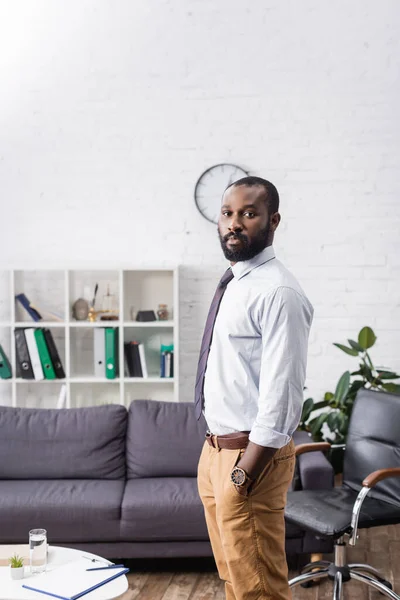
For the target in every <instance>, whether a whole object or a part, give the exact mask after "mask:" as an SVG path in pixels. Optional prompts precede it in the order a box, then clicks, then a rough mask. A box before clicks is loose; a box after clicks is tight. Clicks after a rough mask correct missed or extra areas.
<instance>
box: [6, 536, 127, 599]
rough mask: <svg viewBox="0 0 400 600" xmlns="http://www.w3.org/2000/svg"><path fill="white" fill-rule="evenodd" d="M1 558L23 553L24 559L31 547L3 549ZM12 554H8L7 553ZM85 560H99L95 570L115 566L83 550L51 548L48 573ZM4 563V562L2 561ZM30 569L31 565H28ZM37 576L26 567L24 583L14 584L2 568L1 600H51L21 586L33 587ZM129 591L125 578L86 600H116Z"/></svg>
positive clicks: (95, 592) (94, 591)
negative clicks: (79, 560) (104, 566)
mask: <svg viewBox="0 0 400 600" xmlns="http://www.w3.org/2000/svg"><path fill="white" fill-rule="evenodd" d="M0 549H1V556H3V555H7V556H10V555H12V554H13V553H14V552H17V553H19V554H20V555H22V556H27V555H29V550H27V546H0ZM8 549H9V551H10V553H9V554H7V551H8ZM81 556H87V557H88V558H90V559H92V558H95V559H97V560H99V561H103V562H102V563H100V562H93V563H92V566H102V564H104V563H107V564H111V563H110V561H108V560H107V559H105V558H102V557H101V556H97V555H96V554H90V553H89V552H83V551H82V550H74V549H72V548H60V547H58V546H49V548H48V558H47V570H48V571H54V570H56V569H57V567H60V566H62V565H65V564H67V563H69V562H73V561H75V560H77V559H79V558H80V557H81ZM2 562H3V563H4V560H3V561H2ZM26 564H28V565H29V561H27V562H26ZM88 568H90V562H89V560H88ZM34 580H35V575H31V573H30V569H29V566H27V567H25V575H24V579H22V580H20V581H13V580H12V579H11V578H10V573H9V567H8V566H0V600H46V598H48V599H49V600H51V596H46V595H45V594H39V593H38V592H32V591H30V590H26V589H25V588H23V587H22V586H21V584H22V583H25V584H26V585H33V582H34ZM127 589H128V580H127V578H126V576H125V575H121V576H120V577H118V578H117V579H114V580H113V581H110V582H109V583H107V584H106V585H104V586H102V587H99V588H97V589H96V590H93V592H89V594H86V595H85V596H82V600H114V598H118V596H121V595H122V594H124V593H125V592H126V591H127Z"/></svg>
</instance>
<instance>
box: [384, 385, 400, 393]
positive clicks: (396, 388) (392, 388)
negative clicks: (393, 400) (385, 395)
mask: <svg viewBox="0 0 400 600" xmlns="http://www.w3.org/2000/svg"><path fill="white" fill-rule="evenodd" d="M382 387H383V388H384V389H385V390H386V391H387V392H390V393H392V394H400V385H397V383H383V384H382Z"/></svg>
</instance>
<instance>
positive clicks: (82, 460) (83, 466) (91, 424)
mask: <svg viewBox="0 0 400 600" xmlns="http://www.w3.org/2000/svg"><path fill="white" fill-rule="evenodd" d="M126 427H127V410H126V408H125V407H124V406H119V405H106V406H91V407H87V408H69V409H61V410H60V409H43V408H37V409H35V408H33V409H32V408H12V407H5V406H2V407H0V456H1V460H0V479H121V478H124V477H125V438H126Z"/></svg>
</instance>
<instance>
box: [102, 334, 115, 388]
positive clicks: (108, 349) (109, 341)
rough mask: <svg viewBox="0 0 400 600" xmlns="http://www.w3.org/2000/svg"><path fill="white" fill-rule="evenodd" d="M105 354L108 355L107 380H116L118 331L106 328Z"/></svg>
mask: <svg viewBox="0 0 400 600" xmlns="http://www.w3.org/2000/svg"><path fill="white" fill-rule="evenodd" d="M104 331H105V353H106V378H107V379H115V378H116V377H117V376H118V329H116V328H115V327H106V328H105V329H104Z"/></svg>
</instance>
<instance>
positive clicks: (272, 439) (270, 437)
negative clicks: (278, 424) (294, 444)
mask: <svg viewBox="0 0 400 600" xmlns="http://www.w3.org/2000/svg"><path fill="white" fill-rule="evenodd" d="M249 440H250V442H253V443H254V444H258V445H259V446H264V447H265V448H267V447H268V448H283V446H286V444H288V443H289V442H290V440H291V437H290V436H289V435H286V434H285V433H280V432H279V431H275V430H274V429H269V428H268V427H263V426H262V425H254V427H253V429H252V430H251V432H250V435H249Z"/></svg>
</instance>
